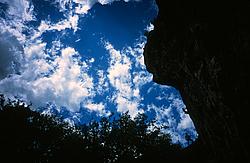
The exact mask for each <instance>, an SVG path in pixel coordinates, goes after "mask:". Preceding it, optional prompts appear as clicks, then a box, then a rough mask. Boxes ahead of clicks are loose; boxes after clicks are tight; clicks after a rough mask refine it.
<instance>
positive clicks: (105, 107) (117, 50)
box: [0, 0, 197, 146]
mask: <svg viewBox="0 0 250 163" xmlns="http://www.w3.org/2000/svg"><path fill="white" fill-rule="evenodd" d="M0 6H1V7H0V10H1V12H0V17H1V18H0V31H2V32H1V33H0V48H1V51H2V52H3V53H2V56H1V58H0V59H1V60H0V62H1V63H2V65H4V66H0V68H1V71H0V92H1V93H4V94H5V95H6V96H8V97H9V98H16V97H18V98H21V99H23V100H24V101H27V102H32V104H33V106H34V109H35V108H38V109H37V110H38V111H40V112H42V113H44V114H57V115H59V116H63V117H64V119H65V121H68V122H70V123H72V124H78V123H87V122H89V121H90V120H93V119H96V120H98V119H99V118H100V117H102V116H109V115H110V114H111V113H114V114H115V115H118V114H120V113H124V112H127V111H128V113H129V114H130V115H131V116H132V117H135V116H136V115H137V114H138V113H140V112H141V113H142V112H143V113H146V114H147V115H148V116H149V117H150V118H152V119H156V122H157V124H158V125H162V124H164V125H168V126H169V127H170V128H168V129H167V130H166V132H169V133H170V134H171V136H172V141H173V142H174V143H178V142H180V143H182V144H183V145H184V146H185V145H186V141H185V139H184V134H185V132H187V133H189V134H190V135H191V136H192V137H193V138H194V139H195V137H196V136H197V133H196V131H195V128H194V125H193V123H192V121H191V119H190V117H189V115H187V114H185V113H184V112H183V109H185V105H184V104H183V102H182V100H181V97H180V95H179V93H178V91H177V90H175V89H174V88H173V87H170V86H163V85H158V84H156V83H154V82H153V81H152V75H151V74H150V73H148V72H147V71H146V67H145V65H144V58H143V47H144V45H145V43H146V37H145V36H144V33H145V32H147V31H149V30H153V25H152V24H151V23H150V22H151V21H152V20H153V19H154V18H155V17H156V16H157V12H158V11H157V10H158V8H157V6H156V4H155V2H154V0H131V1H128V2H127V1H126V2H125V1H114V2H113V0H57V1H52V0H46V1H45V0H44V1H42V0H32V1H28V0H20V1H18V0H11V1H8V0H0ZM6 6H7V7H6Z"/></svg>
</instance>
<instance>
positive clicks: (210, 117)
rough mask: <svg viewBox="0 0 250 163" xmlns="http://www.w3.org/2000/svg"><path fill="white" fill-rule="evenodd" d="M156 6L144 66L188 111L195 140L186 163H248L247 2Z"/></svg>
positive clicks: (180, 0) (179, 1)
mask: <svg viewBox="0 0 250 163" xmlns="http://www.w3.org/2000/svg"><path fill="white" fill-rule="evenodd" d="M156 2H157V4H158V7H159V14H158V17H157V19H156V20H155V21H154V22H153V24H154V26H155V29H154V30H153V31H151V32H149V33H148V34H147V37H148V42H147V44H146V46H145V49H144V58H145V63H146V67H147V69H148V71H149V72H151V73H152V74H153V76H154V77H153V80H154V81H155V82H157V83H160V84H166V85H171V86H174V87H175V88H177V89H178V90H179V91H180V93H181V95H182V98H183V101H184V103H185V104H186V106H187V110H188V113H189V115H190V117H191V118H192V120H193V122H194V124H195V127H196V130H197V132H198V134H199V138H198V140H197V142H195V143H194V144H193V145H191V146H190V147H188V148H187V153H191V154H190V158H189V160H192V161H195V160H198V159H200V161H203V162H222V161H228V162H239V161H240V162H241V161H242V162H248V161H249V151H250V135H249V133H250V122H249V114H248V112H249V111H248V110H249V109H250V103H249V101H250V99H249V97H250V96H249V93H250V87H249V85H250V73H249V71H250V57H249V56H250V1H247V0H239V1H237V2H234V3H231V2H230V1H225V0H221V1H213V0H212V1H211V0H210V1H207V0H205V1H198V0H189V1H187V0H175V1H168V0H156ZM191 155H192V157H191ZM195 155H197V156H195ZM188 157H189V156H188ZM247 160H248V161H247Z"/></svg>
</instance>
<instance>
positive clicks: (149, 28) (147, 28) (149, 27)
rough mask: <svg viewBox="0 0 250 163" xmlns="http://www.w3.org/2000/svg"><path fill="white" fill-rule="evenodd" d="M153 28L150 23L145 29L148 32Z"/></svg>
mask: <svg viewBox="0 0 250 163" xmlns="http://www.w3.org/2000/svg"><path fill="white" fill-rule="evenodd" d="M153 30H154V25H153V24H152V23H150V24H149V25H148V26H147V27H146V31H148V32H150V31H153Z"/></svg>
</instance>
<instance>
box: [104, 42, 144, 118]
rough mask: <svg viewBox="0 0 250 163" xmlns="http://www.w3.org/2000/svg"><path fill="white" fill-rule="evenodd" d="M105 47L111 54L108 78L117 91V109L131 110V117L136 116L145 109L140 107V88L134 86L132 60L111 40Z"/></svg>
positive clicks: (115, 94) (121, 110) (119, 110)
mask: <svg viewBox="0 0 250 163" xmlns="http://www.w3.org/2000/svg"><path fill="white" fill-rule="evenodd" d="M105 48H106V50H108V52H109V54H110V61H109V62H110V65H109V69H108V79H109V82H110V84H111V85H112V86H113V87H114V88H115V89H116V91H117V92H116V93H114V95H113V96H114V99H115V102H116V103H117V111H118V112H126V111H129V114H130V115H131V117H135V116H136V115H137V114H138V113H139V112H143V110H142V109H140V107H139V103H140V100H141V99H140V93H139V89H138V88H134V87H133V79H132V77H131V75H132V72H131V68H132V67H131V66H132V61H131V59H130V58H129V57H128V56H127V55H126V54H124V53H122V52H120V51H118V50H116V49H115V48H114V47H113V46H112V44H110V43H109V42H106V44H105Z"/></svg>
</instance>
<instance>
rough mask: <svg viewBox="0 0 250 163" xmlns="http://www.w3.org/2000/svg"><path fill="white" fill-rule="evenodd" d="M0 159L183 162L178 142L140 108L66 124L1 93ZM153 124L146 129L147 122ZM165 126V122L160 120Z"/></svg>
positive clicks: (14, 160) (12, 160) (20, 160)
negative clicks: (131, 112)
mask: <svg viewBox="0 0 250 163" xmlns="http://www.w3.org/2000/svg"><path fill="white" fill-rule="evenodd" d="M0 108H1V109H0V131H1V134H0V144H1V146H0V159H1V160H0V162H21V163H29V162H30V163H36V162H76V161H77V162H172V161H175V162H182V160H181V159H183V160H184V153H183V151H182V149H181V148H180V146H178V145H173V144H171V143H170V139H169V135H167V134H164V133H161V132H160V128H159V127H156V126H154V123H153V122H149V121H148V120H147V117H146V116H145V115H143V114H140V115H138V116H137V117H136V118H135V119H134V120H132V119H131V118H130V116H129V115H128V114H126V113H125V114H123V115H121V116H120V117H119V118H116V119H115V118H111V117H109V118H102V120H101V121H100V122H91V123H89V124H88V125H82V126H78V127H77V128H73V127H70V126H69V124H67V123H65V122H63V121H62V120H61V119H60V118H57V117H53V116H49V115H41V114H40V113H38V112H35V111H32V110H30V106H25V105H24V104H23V103H22V102H20V101H15V102H11V101H8V102H6V101H5V100H4V98H3V96H1V98H0ZM149 127H151V128H154V129H153V130H148V128H149ZM163 127H164V126H163Z"/></svg>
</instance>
